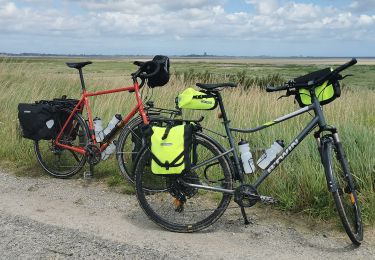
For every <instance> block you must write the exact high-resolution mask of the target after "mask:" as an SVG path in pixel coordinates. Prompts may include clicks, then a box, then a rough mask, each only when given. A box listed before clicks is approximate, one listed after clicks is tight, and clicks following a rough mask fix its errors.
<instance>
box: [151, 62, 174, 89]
mask: <svg viewBox="0 0 375 260" xmlns="http://www.w3.org/2000/svg"><path fill="white" fill-rule="evenodd" d="M152 61H153V62H155V63H156V64H158V65H159V71H158V72H157V73H156V74H155V75H154V76H152V77H150V78H149V79H148V82H147V84H148V86H149V87H151V88H154V87H162V86H164V85H165V84H167V83H168V81H169V77H170V75H169V66H170V64H169V58H168V57H167V56H162V55H156V56H155V57H154V58H153V59H152ZM152 72H153V71H149V72H147V73H152Z"/></svg>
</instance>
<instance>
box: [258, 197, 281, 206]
mask: <svg viewBox="0 0 375 260" xmlns="http://www.w3.org/2000/svg"><path fill="white" fill-rule="evenodd" d="M260 200H261V201H262V202H263V203H265V204H278V203H279V201H278V200H277V199H275V198H272V197H269V196H263V195H260Z"/></svg>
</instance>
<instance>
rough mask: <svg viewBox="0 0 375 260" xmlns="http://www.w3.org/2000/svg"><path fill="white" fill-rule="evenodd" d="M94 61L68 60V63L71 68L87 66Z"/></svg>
mask: <svg viewBox="0 0 375 260" xmlns="http://www.w3.org/2000/svg"><path fill="white" fill-rule="evenodd" d="M91 63H92V62H91V61H84V62H67V63H66V65H67V66H68V67H69V68H73V69H77V70H78V69H81V68H83V67H85V66H86V65H89V64H91Z"/></svg>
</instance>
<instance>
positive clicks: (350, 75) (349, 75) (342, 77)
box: [340, 74, 354, 80]
mask: <svg viewBox="0 0 375 260" xmlns="http://www.w3.org/2000/svg"><path fill="white" fill-rule="evenodd" d="M352 76H354V75H353V74H348V75H345V76H341V79H340V80H343V79H345V78H347V77H352Z"/></svg>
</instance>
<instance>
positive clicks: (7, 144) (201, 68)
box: [0, 58, 375, 224]
mask: <svg viewBox="0 0 375 260" xmlns="http://www.w3.org/2000/svg"><path fill="white" fill-rule="evenodd" d="M66 61H69V60H68V59H57V58H53V59H52V58H51V59H49V58H41V59H0V89H1V95H0V111H1V112H2V113H0V134H1V136H2V138H1V139H0V158H1V160H0V165H1V166H2V167H7V168H11V169H13V170H14V171H16V172H24V174H25V175H32V176H34V175H35V174H40V173H43V171H42V169H41V167H40V166H39V165H38V164H37V162H36V159H35V155H34V152H33V147H32V142H31V141H29V140H24V139H21V138H19V135H18V130H17V127H16V125H17V104H18V103H21V102H24V103H26V102H33V101H35V100H40V99H50V98H54V97H59V96H62V95H68V97H76V98H78V97H79V95H80V87H79V84H80V83H79V77H78V75H77V72H76V70H74V69H70V68H68V67H66V65H65V62H66ZM324 67H325V66H324V65H264V64H246V63H237V62H236V61H228V62H226V63H225V64H223V63H218V62H214V61H209V62H191V61H189V62H184V61H179V62H175V63H173V60H172V67H171V69H172V73H173V75H172V78H171V81H170V83H169V84H168V85H167V86H165V87H162V88H156V89H154V91H153V100H154V101H155V104H156V105H157V106H161V107H169V108H173V107H174V106H175V104H174V98H175V97H176V96H177V94H178V93H179V92H181V91H182V90H183V89H185V88H186V87H190V86H192V85H194V83H195V81H211V82H217V81H224V80H225V81H227V80H233V81H236V82H237V83H240V86H239V87H238V88H237V89H231V90H225V91H223V92H222V94H223V98H224V103H225V106H226V109H227V113H228V115H229V117H230V119H231V122H232V125H233V126H236V127H246V128H250V127H255V126H257V125H259V124H263V123H265V122H267V121H270V120H273V119H275V118H276V117H278V116H281V115H283V114H286V113H289V112H292V111H294V110H296V109H297V108H298V105H297V104H295V103H294V100H293V98H292V97H289V98H284V99H281V100H278V97H279V96H280V95H282V93H276V94H268V93H266V92H265V91H264V90H262V87H264V86H265V85H266V84H267V83H268V82H274V83H277V82H280V81H283V80H288V79H291V78H293V77H296V76H299V75H303V74H304V73H307V72H311V71H314V70H316V69H320V68H324ZM135 68H136V67H135V66H134V65H132V64H131V62H130V60H110V61H103V60H98V61H94V64H93V65H89V66H87V67H85V69H84V75H85V81H86V85H87V88H88V90H90V91H93V90H101V89H110V88H115V87H119V86H125V85H130V84H131V79H130V73H131V72H133V71H134V70H135ZM348 73H350V74H353V75H355V76H354V77H350V78H348V79H345V81H344V84H343V93H342V97H341V98H339V99H337V100H336V101H334V102H333V103H331V104H329V105H326V106H324V112H325V114H326V117H327V121H328V123H329V124H332V125H336V126H337V127H338V129H339V133H340V136H341V139H342V140H343V144H344V147H345V148H346V152H347V157H348V158H349V160H350V165H351V167H352V169H353V173H354V175H355V178H356V181H357V184H358V186H359V188H360V191H361V192H360V199H361V201H362V205H363V206H362V207H363V215H364V219H365V221H366V223H368V224H373V223H374V222H375V195H374V186H375V182H374V181H375V156H374V151H375V142H374V140H375V129H374V128H375V113H374V107H375V91H374V89H375V87H374V85H375V84H374V82H375V66H370V65H356V66H354V67H353V68H350V69H349V70H348ZM143 94H144V96H145V95H148V96H151V92H150V91H149V92H147V89H144V93H143ZM90 102H91V103H90V104H91V105H92V113H93V116H100V117H101V118H102V119H103V121H104V122H107V121H108V120H109V119H110V118H111V117H112V116H113V115H114V114H115V113H122V114H127V112H128V111H129V110H130V108H131V107H132V106H133V105H134V104H135V101H134V96H133V95H131V94H128V93H118V94H112V95H107V96H101V97H96V98H92V99H90ZM200 115H204V116H205V120H204V123H203V124H204V126H206V127H209V128H211V129H213V130H215V131H218V132H221V133H223V127H222V124H221V122H220V121H219V120H218V119H217V117H216V111H184V117H185V118H192V117H194V118H196V117H199V116H200ZM310 120H311V116H309V115H304V116H301V117H299V118H296V119H293V120H291V121H287V122H285V123H282V124H279V125H276V126H273V127H270V128H268V129H266V130H264V131H261V132H258V133H254V134H251V135H243V134H242V135H240V134H236V135H235V138H236V141H239V140H240V138H244V139H246V140H248V141H249V143H250V146H251V149H252V151H256V150H257V149H261V148H268V147H269V146H270V145H271V144H272V143H273V142H274V140H276V139H284V140H285V141H286V142H290V141H291V140H293V138H294V137H295V136H296V135H297V134H298V133H299V131H301V130H302V129H303V128H304V126H305V125H306V124H307V123H308V122H309V121H310ZM213 136H214V137H215V138H218V137H217V136H215V135H213ZM219 140H220V142H221V143H222V144H223V145H225V146H226V147H228V144H227V143H226V142H225V140H222V139H219ZM254 154H259V153H258V152H255V153H254ZM258 175H259V173H256V174H255V175H254V176H253V177H256V176H258ZM96 177H97V178H100V179H104V180H106V181H107V182H108V185H110V186H117V187H121V189H122V191H123V192H126V193H129V192H130V193H131V192H132V188H131V187H130V186H129V185H128V184H126V181H124V180H123V178H122V176H121V174H120V171H119V169H118V167H117V164H116V161H115V159H114V158H111V159H110V160H108V161H107V162H104V163H101V164H99V165H98V167H96ZM253 177H251V178H253ZM251 178H249V179H251ZM260 192H262V193H265V194H269V195H271V196H274V197H276V198H278V199H279V200H280V201H281V205H280V206H279V208H280V209H282V210H287V211H293V212H305V213H306V214H309V215H311V216H314V217H317V218H321V219H329V218H331V217H336V214H335V212H334V211H333V210H332V209H333V206H332V198H331V196H330V195H329V194H328V193H327V188H326V182H325V177H324V173H323V169H322V167H321V165H320V158H319V156H318V152H317V149H316V144H315V140H314V138H313V137H312V136H310V137H308V138H307V139H306V141H304V142H303V143H302V144H301V145H300V146H299V147H298V148H297V149H296V150H295V152H294V153H292V154H291V156H290V157H288V159H287V160H286V161H285V162H283V163H282V164H281V166H280V167H279V168H278V169H276V170H275V172H274V173H273V174H272V175H271V176H270V177H269V178H268V179H267V180H266V181H265V183H264V184H263V185H262V186H261V188H260Z"/></svg>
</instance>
